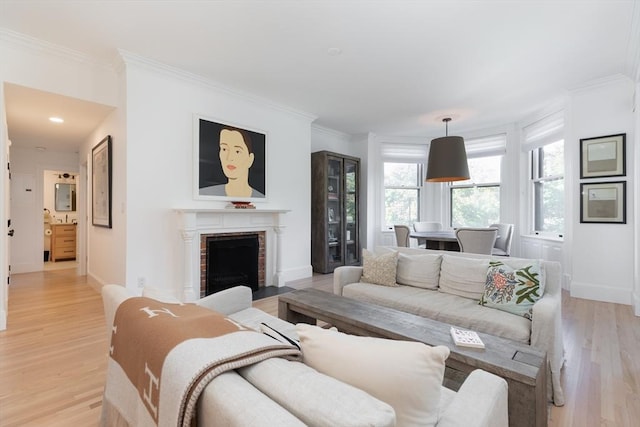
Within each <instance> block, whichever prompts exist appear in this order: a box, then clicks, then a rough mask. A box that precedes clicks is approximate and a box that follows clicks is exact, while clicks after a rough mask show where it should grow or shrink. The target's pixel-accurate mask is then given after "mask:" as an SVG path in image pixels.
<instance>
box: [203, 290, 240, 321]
mask: <svg viewBox="0 0 640 427" xmlns="http://www.w3.org/2000/svg"><path fill="white" fill-rule="evenodd" d="M251 301H252V294H251V288H250V287H248V286H236V287H233V288H229V289H225V290H224V291H220V292H216V293H215V294H211V295H207V296H206V297H204V298H201V299H199V300H198V301H196V304H197V305H199V306H202V307H204V308H208V309H209V310H213V311H217V312H218V313H222V314H224V315H228V314H232V313H236V312H238V311H240V310H244V309H246V308H250V307H251Z"/></svg>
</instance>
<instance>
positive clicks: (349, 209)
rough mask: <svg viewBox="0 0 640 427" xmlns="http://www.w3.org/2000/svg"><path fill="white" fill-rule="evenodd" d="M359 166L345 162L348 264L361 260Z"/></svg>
mask: <svg viewBox="0 0 640 427" xmlns="http://www.w3.org/2000/svg"><path fill="white" fill-rule="evenodd" d="M357 184H358V164H357V163H356V162H354V161H351V160H348V159H345V161H344V218H345V224H344V234H345V252H346V259H345V262H346V263H347V264H353V263H357V262H358V261H359V258H360V256H359V255H360V254H359V251H358V247H359V245H358V237H359V236H358V223H357V220H356V219H357V218H358V194H357V189H358V185H357Z"/></svg>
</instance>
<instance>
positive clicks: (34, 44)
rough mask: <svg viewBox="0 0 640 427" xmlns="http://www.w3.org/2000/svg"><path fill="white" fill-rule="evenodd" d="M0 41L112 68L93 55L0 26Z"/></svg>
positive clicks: (94, 65)
mask: <svg viewBox="0 0 640 427" xmlns="http://www.w3.org/2000/svg"><path fill="white" fill-rule="evenodd" d="M0 41H2V42H6V43H7V44H9V45H12V46H16V47H18V48H20V49H27V50H29V51H32V52H36V53H42V52H44V53H47V54H49V55H53V56H57V57H59V58H62V59H65V60H69V61H73V62H78V63H81V64H86V65H90V66H93V67H100V68H107V69H113V66H112V64H110V63H106V62H102V61H98V60H96V59H95V58H94V57H92V56H89V55H87V54H85V53H82V52H79V51H77V50H73V49H69V48H67V47H64V46H61V45H58V44H55V43H51V42H48V41H44V40H41V39H37V38H35V37H31V36H28V35H26V34H22V33H18V32H16V31H11V30H8V29H6V28H0Z"/></svg>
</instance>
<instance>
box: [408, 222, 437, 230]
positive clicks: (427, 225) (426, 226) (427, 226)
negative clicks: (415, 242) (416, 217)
mask: <svg viewBox="0 0 640 427" xmlns="http://www.w3.org/2000/svg"><path fill="white" fill-rule="evenodd" d="M413 229H414V231H440V230H442V223H441V222H438V221H418V222H414V223H413Z"/></svg>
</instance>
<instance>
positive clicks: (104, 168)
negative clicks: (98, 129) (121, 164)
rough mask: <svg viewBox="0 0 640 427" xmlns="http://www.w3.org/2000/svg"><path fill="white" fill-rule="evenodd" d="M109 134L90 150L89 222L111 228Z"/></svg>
mask: <svg viewBox="0 0 640 427" xmlns="http://www.w3.org/2000/svg"><path fill="white" fill-rule="evenodd" d="M111 156H112V155H111V135H107V136H106V137H105V138H104V139H103V140H102V141H100V142H99V143H98V145H96V146H95V147H93V149H92V150H91V221H92V222H91V223H92V224H93V225H94V226H96V227H107V228H111V226H112V222H111Z"/></svg>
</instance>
